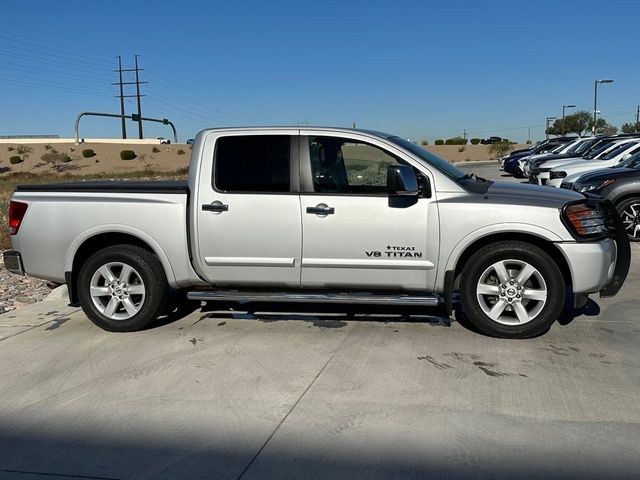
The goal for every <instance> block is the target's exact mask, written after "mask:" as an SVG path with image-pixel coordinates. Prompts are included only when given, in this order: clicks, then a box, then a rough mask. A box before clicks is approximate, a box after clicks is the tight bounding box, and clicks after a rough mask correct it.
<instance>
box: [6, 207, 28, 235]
mask: <svg viewBox="0 0 640 480" xmlns="http://www.w3.org/2000/svg"><path fill="white" fill-rule="evenodd" d="M27 207H28V205H27V204H26V203H23V202H14V201H13V200H12V201H11V202H10V203H9V232H10V233H11V235H15V234H16V233H18V230H20V224H21V223H22V219H23V218H24V214H25V213H27Z"/></svg>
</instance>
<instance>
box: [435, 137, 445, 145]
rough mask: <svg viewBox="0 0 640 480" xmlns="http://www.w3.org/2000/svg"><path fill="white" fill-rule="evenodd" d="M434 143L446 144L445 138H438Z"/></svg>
mask: <svg viewBox="0 0 640 480" xmlns="http://www.w3.org/2000/svg"><path fill="white" fill-rule="evenodd" d="M433 143H434V144H435V145H444V140H442V139H440V138H439V139H438V140H436V141H435V142H433Z"/></svg>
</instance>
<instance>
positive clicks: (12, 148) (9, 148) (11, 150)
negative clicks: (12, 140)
mask: <svg viewBox="0 0 640 480" xmlns="http://www.w3.org/2000/svg"><path fill="white" fill-rule="evenodd" d="M7 150H9V151H10V152H13V151H14V150H15V148H14V147H7Z"/></svg>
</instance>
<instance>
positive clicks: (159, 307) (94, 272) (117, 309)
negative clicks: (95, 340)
mask: <svg viewBox="0 0 640 480" xmlns="http://www.w3.org/2000/svg"><path fill="white" fill-rule="evenodd" d="M168 293H169V287H168V284H167V280H166V278H165V274H164V270H163V269H162V265H161V264H160V261H159V260H158V258H157V257H156V256H155V255H154V254H152V253H150V252H148V251H147V250H144V249H142V248H140V247H136V246H133V245H115V246H112V247H108V248H105V249H103V250H100V251H98V252H96V253H95V254H93V255H92V256H91V257H90V258H89V259H88V260H87V261H86V262H85V263H84V265H83V266H82V268H81V269H80V274H79V276H78V297H79V299H80V304H81V305H82V309H83V310H84V312H85V314H86V315H87V317H89V319H90V320H91V321H92V322H93V323H95V324H96V325H97V326H99V327H100V328H103V329H104V330H108V331H110V332H132V331H136V330H141V329H143V328H146V327H148V326H149V325H151V323H153V322H154V321H155V320H156V318H157V317H158V316H159V315H160V314H161V313H162V312H163V310H164V308H165V303H166V301H167V297H168Z"/></svg>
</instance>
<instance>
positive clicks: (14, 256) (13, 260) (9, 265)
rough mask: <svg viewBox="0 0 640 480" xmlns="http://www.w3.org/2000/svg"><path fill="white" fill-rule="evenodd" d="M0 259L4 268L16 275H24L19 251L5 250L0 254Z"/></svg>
mask: <svg viewBox="0 0 640 480" xmlns="http://www.w3.org/2000/svg"><path fill="white" fill-rule="evenodd" d="M2 260H3V261H4V268H6V269H7V270H9V271H10V272H11V273H15V274H16V275H24V266H23V265H22V256H20V252H16V251H14V250H7V251H6V252H4V253H3V254H2Z"/></svg>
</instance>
